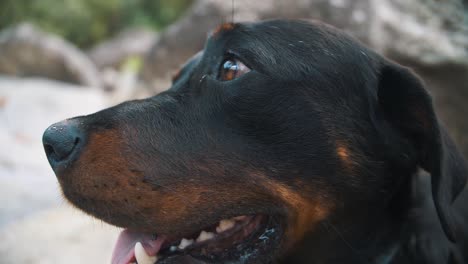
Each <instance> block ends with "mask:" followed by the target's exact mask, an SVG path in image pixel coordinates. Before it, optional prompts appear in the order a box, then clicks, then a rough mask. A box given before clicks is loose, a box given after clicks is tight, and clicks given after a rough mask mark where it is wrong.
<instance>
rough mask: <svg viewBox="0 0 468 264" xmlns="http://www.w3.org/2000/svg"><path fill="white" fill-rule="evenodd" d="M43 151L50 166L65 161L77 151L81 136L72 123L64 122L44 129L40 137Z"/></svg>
mask: <svg viewBox="0 0 468 264" xmlns="http://www.w3.org/2000/svg"><path fill="white" fill-rule="evenodd" d="M42 142H43V144H44V150H45V153H46V155H47V158H48V159H49V161H50V163H51V165H52V166H55V165H57V164H58V162H61V161H66V160H68V159H69V157H70V156H71V155H72V154H73V153H74V152H76V151H77V146H79V145H80V143H81V142H82V135H81V134H80V133H79V129H78V128H77V127H76V126H75V122H73V121H64V122H61V123H58V124H54V125H52V126H50V127H49V128H47V129H46V131H45V132H44V135H43V137H42Z"/></svg>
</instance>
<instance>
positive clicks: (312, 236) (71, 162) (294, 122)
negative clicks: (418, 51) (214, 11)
mask: <svg viewBox="0 0 468 264" xmlns="http://www.w3.org/2000/svg"><path fill="white" fill-rule="evenodd" d="M43 144H44V148H45V152H46V154H47V157H48V160H49V162H50V164H51V166H52V168H53V170H54V172H55V174H56V175H57V178H58V181H59V183H60V185H61V189H62V191H63V194H64V196H65V197H66V198H67V199H68V200H69V201H70V202H71V203H72V204H73V205H74V206H75V207H77V208H79V209H81V210H83V211H84V212H86V213H87V214H89V215H91V216H94V217H96V218H98V219H101V220H103V221H105V222H107V223H110V224H112V225H115V226H118V227H122V228H124V230H123V231H122V233H121V235H120V237H119V239H118V241H117V243H116V246H115V249H114V253H113V257H112V263H113V264H128V263H139V264H149V263H158V264H161V263H163V264H164V263H319V264H329V263H359V264H363V263H376V264H390V263H392V264H394V263H398V264H402V263H403V264H405V263H425V264H427V263H429V264H431V263H433V264H445V263H468V207H466V206H464V202H468V192H467V191H466V188H465V183H466V178H467V175H468V168H467V164H466V161H465V159H464V158H463V157H462V155H461V154H460V152H459V151H458V150H457V148H456V146H455V144H454V142H453V141H452V139H451V138H450V137H449V135H448V133H447V131H446V130H445V129H444V127H443V126H442V125H441V123H440V122H439V121H438V118H437V116H436V114H435V112H434V109H433V105H432V99H431V97H430V95H429V94H428V92H427V91H426V89H425V87H424V84H423V82H422V81H421V80H420V79H419V78H418V77H417V76H416V75H415V74H414V73H413V72H412V71H411V70H409V69H408V68H405V67H403V66H400V65H398V64H396V63H395V62H392V61H390V60H388V59H386V58H384V57H382V56H380V55H378V54H377V53H376V52H374V51H372V50H370V49H368V48H366V47H364V46H363V45H362V44H360V43H359V42H357V41H355V40H354V39H353V38H351V37H350V36H348V35H346V34H345V33H342V32H340V31H339V30H337V29H335V28H333V27H332V26H329V25H326V24H323V23H320V22H306V21H294V20H270V21H262V22H257V23H235V24H234V23H225V24H222V25H220V26H219V27H218V28H217V29H215V30H214V31H213V32H212V33H211V34H210V36H209V38H208V40H207V43H206V46H205V48H204V50H203V51H201V52H200V53H198V54H196V55H195V56H194V57H193V58H191V59H190V60H189V61H188V62H187V63H186V64H185V65H184V66H183V67H182V69H181V70H180V72H179V73H178V74H177V75H176V76H175V77H174V80H173V84H172V87H170V89H168V90H167V91H165V92H162V93H160V94H158V95H156V96H154V97H150V98H147V99H144V100H135V101H128V102H124V103H122V104H119V105H117V106H114V107H111V108H108V109H105V110H102V111H100V112H97V113H95V114H91V115H88V116H80V117H75V118H71V119H67V120H65V121H62V122H59V123H56V124H54V125H52V126H50V127H49V128H48V129H47V130H46V131H45V133H44V135H43Z"/></svg>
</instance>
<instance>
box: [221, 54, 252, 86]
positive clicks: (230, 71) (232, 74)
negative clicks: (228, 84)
mask: <svg viewBox="0 0 468 264" xmlns="http://www.w3.org/2000/svg"><path fill="white" fill-rule="evenodd" d="M249 71H250V69H249V67H247V66H245V64H244V63H242V62H240V61H239V60H236V59H227V60H225V61H224V62H223V64H221V69H220V70H219V79H220V80H221V81H230V80H234V79H236V78H237V77H240V76H241V75H243V74H245V73H248V72H249Z"/></svg>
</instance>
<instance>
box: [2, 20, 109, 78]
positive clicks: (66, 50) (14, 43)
mask: <svg viewBox="0 0 468 264" xmlns="http://www.w3.org/2000/svg"><path fill="white" fill-rule="evenodd" d="M0 73H3V74H7V75H15V76H26V77H29V76H39V77H47V78H50V79H55V80H60V81H64V82H69V83H74V84H81V85H85V86H88V87H100V86H101V80H100V76H99V72H98V70H97V68H96V66H95V65H94V64H93V63H92V62H91V60H90V59H89V58H88V57H87V55H86V54H84V53H83V52H81V51H80V50H79V49H77V48H76V47H74V46H73V45H72V44H70V43H68V42H66V41H65V40H63V39H61V38H59V37H58V36H55V35H53V34H50V33H45V32H43V31H41V30H40V29H38V28H36V27H34V26H33V25H31V24H27V23H24V24H20V25H17V26H15V27H11V28H8V29H5V30H4V31H2V32H1V33H0Z"/></svg>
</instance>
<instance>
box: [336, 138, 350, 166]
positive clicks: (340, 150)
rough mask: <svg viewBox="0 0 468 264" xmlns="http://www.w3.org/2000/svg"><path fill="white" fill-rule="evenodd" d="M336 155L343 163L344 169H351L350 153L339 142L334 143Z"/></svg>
mask: <svg viewBox="0 0 468 264" xmlns="http://www.w3.org/2000/svg"><path fill="white" fill-rule="evenodd" d="M336 154H337V155H338V157H339V158H340V160H341V162H342V163H343V166H344V167H345V168H346V169H348V170H352V169H353V160H352V158H351V153H350V151H349V149H348V147H347V146H346V145H345V144H344V143H343V142H341V141H337V142H336Z"/></svg>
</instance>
